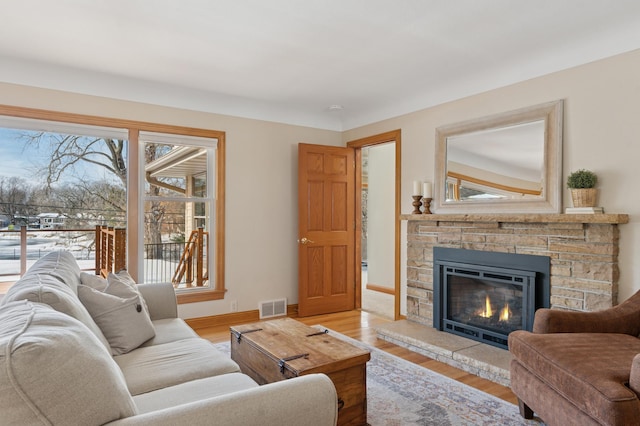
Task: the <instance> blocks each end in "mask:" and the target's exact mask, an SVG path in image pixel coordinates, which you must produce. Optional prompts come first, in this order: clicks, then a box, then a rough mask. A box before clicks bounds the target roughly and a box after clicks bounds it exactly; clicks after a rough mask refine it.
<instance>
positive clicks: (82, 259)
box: [0, 226, 95, 278]
mask: <svg viewBox="0 0 640 426" xmlns="http://www.w3.org/2000/svg"><path fill="white" fill-rule="evenodd" d="M94 234H95V230H94V229H85V228H82V229H79V228H78V229H75V228H74V229H30V228H27V227H26V226H22V227H20V228H19V229H3V230H0V278H2V277H17V276H22V275H24V273H25V272H26V271H27V268H28V267H29V265H30V264H31V263H33V262H35V261H36V260H38V259H39V258H41V257H42V256H44V255H45V254H47V253H50V252H52V251H57V250H66V251H69V252H71V253H72V254H73V255H74V256H75V258H76V259H77V260H78V263H79V264H80V268H81V269H83V270H91V269H93V268H92V266H93V264H94V259H95V246H94Z"/></svg>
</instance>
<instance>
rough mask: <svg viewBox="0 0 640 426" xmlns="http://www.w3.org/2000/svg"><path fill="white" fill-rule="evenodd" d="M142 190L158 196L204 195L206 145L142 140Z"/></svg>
mask: <svg viewBox="0 0 640 426" xmlns="http://www.w3.org/2000/svg"><path fill="white" fill-rule="evenodd" d="M144 155H145V192H146V193H147V194H148V195H150V196H159V197H202V198H205V197H207V179H206V176H207V174H206V173H207V167H208V166H209V164H210V160H211V159H210V158H209V153H208V150H207V149H206V148H203V147H194V146H186V145H167V144H162V143H155V142H145V144H144Z"/></svg>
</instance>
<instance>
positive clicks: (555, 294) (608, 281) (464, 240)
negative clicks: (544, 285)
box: [400, 213, 629, 325]
mask: <svg viewBox="0 0 640 426" xmlns="http://www.w3.org/2000/svg"><path fill="white" fill-rule="evenodd" d="M400 219H401V220H403V221H406V222H407V265H406V266H407V319H409V320H412V321H416V322H419V323H422V324H428V325H431V324H432V319H433V248H434V247H451V248H461V249H469V250H482V251H492V252H503V253H520V254H531V255H539V256H548V257H549V258H550V261H551V307H552V308H556V309H568V310H575V311H584V312H590V311H596V310H600V309H605V308H608V307H611V306H614V305H616V304H617V302H618V300H617V298H618V277H619V268H618V253H619V246H618V243H619V236H620V233H619V225H622V224H625V223H628V222H629V216H628V215H626V214H536V213H534V214H526V213H523V214H514V213H507V214H485V213H480V214H471V213H470V214H419V215H413V214H407V215H401V216H400Z"/></svg>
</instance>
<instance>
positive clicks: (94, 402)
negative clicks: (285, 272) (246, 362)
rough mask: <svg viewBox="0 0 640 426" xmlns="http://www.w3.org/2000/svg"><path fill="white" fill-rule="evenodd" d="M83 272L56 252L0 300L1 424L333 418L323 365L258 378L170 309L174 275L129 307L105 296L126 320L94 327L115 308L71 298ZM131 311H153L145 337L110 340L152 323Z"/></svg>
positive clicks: (319, 421)
mask: <svg viewBox="0 0 640 426" xmlns="http://www.w3.org/2000/svg"><path fill="white" fill-rule="evenodd" d="M88 278H89V277H88V276H87V275H84V274H81V271H80V269H79V267H78V264H77V262H76V260H75V259H74V257H73V256H72V255H71V254H70V253H68V252H54V253H51V254H48V255H47V256H45V257H43V258H42V259H40V260H39V261H38V262H36V264H34V266H32V267H31V268H30V269H29V271H27V273H26V274H25V275H24V277H22V278H21V279H20V280H19V281H18V282H17V283H16V284H14V285H13V286H12V287H11V288H10V289H9V291H8V292H7V294H6V296H5V297H4V299H3V300H2V301H1V302H0V413H1V414H0V417H1V419H0V423H1V424H2V425H13V424H15V425H31V424H33V425H83V426H87V425H101V424H109V425H138V424H149V425H180V424H185V425H190V426H193V425H258V424H259V425H274V426H275V425H302V424H313V425H335V424H336V421H337V396H336V392H335V388H334V386H333V384H332V382H331V380H329V379H328V377H327V376H325V375H322V374H316V375H308V376H303V377H300V378H296V379H290V380H286V381H281V382H276V383H273V384H269V385H264V386H258V385H257V384H256V383H255V382H254V381H253V380H252V379H251V378H249V377H248V376H247V375H244V374H242V373H241V372H240V370H239V368H238V365H237V364H236V363H235V362H233V361H232V360H231V359H230V358H229V357H228V356H227V355H226V354H223V353H221V352H220V351H218V350H217V349H216V348H215V347H214V346H213V344H211V343H210V342H209V341H207V340H205V339H202V338H200V337H198V336H197V334H196V333H195V332H194V331H193V330H192V329H191V328H190V327H189V326H188V325H187V324H186V323H185V322H184V321H182V320H181V319H179V318H177V306H176V298H175V292H174V290H173V287H172V286H171V285H161V284H144V285H143V284H141V285H138V286H137V289H138V290H139V292H140V293H139V294H138V293H136V294H138V296H136V297H137V299H135V300H137V303H135V304H134V305H133V307H129V305H128V303H129V302H128V301H129V300H130V299H131V298H129V299H127V298H120V299H118V298H117V297H115V296H114V297H115V298H110V299H109V302H114V301H115V302H114V303H116V304H117V309H115V310H114V311H118V310H120V311H118V313H116V314H115V316H116V317H117V318H116V319H115V320H113V322H118V320H119V319H122V318H126V322H124V324H125V325H124V326H122V325H121V326H120V329H118V330H116V332H115V333H114V331H113V330H108V332H107V333H103V331H102V330H103V329H105V330H106V329H107V325H105V324H106V323H105V321H104V318H105V317H106V316H109V315H111V316H112V317H113V312H110V313H108V314H105V315H102V313H100V314H97V313H96V312H97V311H96V310H95V307H93V308H92V313H94V316H95V318H96V320H94V318H93V317H92V315H91V314H90V313H89V310H88V309H87V308H86V307H85V304H83V303H82V302H81V299H80V298H79V297H78V293H79V292H80V294H81V295H82V294H85V293H86V292H88V291H89V292H92V290H89V289H88V288H86V286H85V281H87V280H88ZM94 278H95V276H94ZM113 288H115V286H114V287H113ZM103 290H104V289H103ZM83 292H84V293H83ZM104 292H105V294H106V293H107V291H106V290H105V291H104ZM91 294H93V293H91ZM140 294H141V295H142V299H141V298H140V296H139V295H140ZM81 297H82V296H81ZM97 297H105V298H106V297H107V296H102V295H98V296H97ZM109 297H111V295H109ZM86 300H87V299H86V298H84V297H82V301H86ZM141 305H143V306H144V309H142V308H141ZM87 306H90V305H87ZM122 306H127V307H122ZM100 307H102V306H100ZM106 310H109V309H106ZM103 311H105V309H103ZM134 311H135V312H134ZM128 316H132V317H131V319H130V318H129V317H128ZM138 318H143V320H144V321H149V320H150V324H151V326H150V327H151V333H152V334H151V335H152V336H153V337H151V338H150V339H148V340H146V341H145V342H144V343H142V344H141V345H139V346H137V347H136V348H135V349H131V348H126V349H124V350H122V349H121V348H118V347H117V345H118V342H120V341H121V340H122V339H124V340H125V341H126V340H127V337H128V336H138V338H140V337H139V336H141V335H142V336H144V337H143V338H145V339H146V338H147V335H148V333H149V328H148V327H149V326H138V325H136V324H138ZM98 324H100V326H99V325H98ZM101 327H102V328H101ZM116 328H117V327H116ZM123 330H124V331H126V335H123V336H116V337H115V338H114V337H113V334H116V335H117V333H118V332H121V331H123ZM140 330H145V331H144V332H143V333H142V334H141V331H140ZM145 333H146V334H145ZM114 345H115V346H114ZM114 353H117V354H116V355H114Z"/></svg>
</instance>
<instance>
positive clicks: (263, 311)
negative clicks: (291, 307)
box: [259, 299, 287, 319]
mask: <svg viewBox="0 0 640 426" xmlns="http://www.w3.org/2000/svg"><path fill="white" fill-rule="evenodd" d="M259 307H260V319H262V318H271V317H280V316H283V315H287V299H277V300H268V301H266V302H260V303H259Z"/></svg>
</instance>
